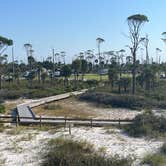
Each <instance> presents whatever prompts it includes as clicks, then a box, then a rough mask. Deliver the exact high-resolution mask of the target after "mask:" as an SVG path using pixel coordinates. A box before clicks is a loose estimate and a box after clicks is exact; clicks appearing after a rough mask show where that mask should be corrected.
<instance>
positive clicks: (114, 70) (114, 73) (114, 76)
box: [108, 62, 118, 89]
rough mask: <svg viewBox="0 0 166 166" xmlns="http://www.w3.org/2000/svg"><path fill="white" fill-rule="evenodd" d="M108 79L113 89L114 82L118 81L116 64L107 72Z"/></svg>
mask: <svg viewBox="0 0 166 166" xmlns="http://www.w3.org/2000/svg"><path fill="white" fill-rule="evenodd" d="M108 79H109V81H110V83H111V87H112V89H113V87H114V83H115V81H117V79H118V66H117V64H116V62H114V63H112V64H111V65H110V67H109V70H108Z"/></svg>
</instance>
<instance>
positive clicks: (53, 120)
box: [0, 115, 133, 127]
mask: <svg viewBox="0 0 166 166" xmlns="http://www.w3.org/2000/svg"><path fill="white" fill-rule="evenodd" d="M20 119H21V121H20ZM132 122H133V120H130V119H92V118H67V117H64V118H58V117H41V116H37V117H35V118H32V117H21V118H19V117H18V116H11V115H5V116H0V123H15V124H16V126H18V125H19V124H27V125H28V124H39V125H40V126H41V125H42V124H50V125H56V124H63V125H65V126H66V125H67V124H74V125H86V126H91V127H93V126H106V125H114V124H117V125H119V126H121V125H123V124H131V123H132Z"/></svg>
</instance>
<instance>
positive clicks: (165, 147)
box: [161, 143, 166, 155]
mask: <svg viewBox="0 0 166 166" xmlns="http://www.w3.org/2000/svg"><path fill="white" fill-rule="evenodd" d="M161 153H163V154H164V155H166V143H164V144H163V146H162V147H161Z"/></svg>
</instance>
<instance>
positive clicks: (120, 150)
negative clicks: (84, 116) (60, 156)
mask: <svg viewBox="0 0 166 166" xmlns="http://www.w3.org/2000/svg"><path fill="white" fill-rule="evenodd" d="M59 136H65V137H67V138H72V139H74V140H86V141H88V142H90V143H91V144H94V147H95V148H96V150H98V149H99V148H104V149H105V151H106V155H107V156H109V155H111V156H114V155H119V156H120V157H128V156H130V157H132V158H135V159H138V161H139V160H140V159H141V158H142V157H143V156H144V155H145V154H146V153H152V152H156V151H157V150H158V149H159V148H160V147H161V146H162V144H163V143H162V142H161V141H156V140H145V139H144V138H131V137H128V136H126V135H124V134H123V133H121V131H120V130H118V129H109V130H108V129H104V128H92V129H91V128H86V127H80V128H76V127H74V128H72V135H71V136H69V135H68V131H67V130H66V131H64V129H61V131H60V132H57V133H55V134H51V133H50V132H44V131H35V130H26V131H24V132H22V133H21V134H18V135H11V134H6V133H5V132H4V133H0V165H3V166H22V165H24V166H38V165H40V163H41V161H42V160H41V157H42V153H43V151H42V150H43V148H44V147H45V146H46V143H47V141H49V140H50V139H52V138H57V137H59ZM1 162H2V163H1ZM136 163H137V162H136Z"/></svg>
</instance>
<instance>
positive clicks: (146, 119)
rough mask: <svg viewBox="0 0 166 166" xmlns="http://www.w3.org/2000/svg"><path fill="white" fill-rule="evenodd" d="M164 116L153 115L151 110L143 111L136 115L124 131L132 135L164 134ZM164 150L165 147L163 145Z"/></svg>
mask: <svg viewBox="0 0 166 166" xmlns="http://www.w3.org/2000/svg"><path fill="white" fill-rule="evenodd" d="M165 124H166V118H164V117H159V116H155V115H154V114H153V113H152V112H151V111H145V112H144V113H143V114H140V115H137V116H136V117H135V119H134V122H133V123H132V124H131V125H128V127H126V128H125V131H126V132H127V133H128V134H129V135H130V136H133V137H141V136H147V137H158V136H164V135H165V134H166V125H165ZM163 148H164V149H163V151H165V147H163Z"/></svg>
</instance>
